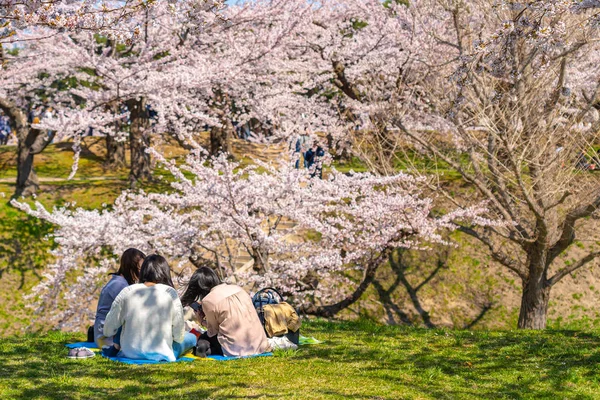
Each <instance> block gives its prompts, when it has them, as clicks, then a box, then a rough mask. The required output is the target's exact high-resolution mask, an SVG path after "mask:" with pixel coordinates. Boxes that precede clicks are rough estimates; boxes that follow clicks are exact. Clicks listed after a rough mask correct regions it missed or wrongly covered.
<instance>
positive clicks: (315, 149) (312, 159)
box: [305, 140, 325, 179]
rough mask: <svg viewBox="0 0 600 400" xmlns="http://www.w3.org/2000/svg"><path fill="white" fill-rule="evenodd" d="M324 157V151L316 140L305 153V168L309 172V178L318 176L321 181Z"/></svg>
mask: <svg viewBox="0 0 600 400" xmlns="http://www.w3.org/2000/svg"><path fill="white" fill-rule="evenodd" d="M324 157H325V150H323V147H321V145H320V144H319V142H317V141H316V140H315V141H314V142H313V143H312V145H311V146H310V149H308V151H307V152H306V156H305V160H306V168H307V169H309V170H310V177H311V178H314V177H315V176H317V175H319V178H320V179H323V158H324Z"/></svg>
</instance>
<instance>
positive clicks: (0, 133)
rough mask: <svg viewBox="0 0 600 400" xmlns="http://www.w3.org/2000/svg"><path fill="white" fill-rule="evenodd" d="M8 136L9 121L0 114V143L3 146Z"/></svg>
mask: <svg viewBox="0 0 600 400" xmlns="http://www.w3.org/2000/svg"><path fill="white" fill-rule="evenodd" d="M9 136H10V123H9V120H8V117H6V116H5V115H0V145H2V146H5V145H6V144H7V143H8V138H9Z"/></svg>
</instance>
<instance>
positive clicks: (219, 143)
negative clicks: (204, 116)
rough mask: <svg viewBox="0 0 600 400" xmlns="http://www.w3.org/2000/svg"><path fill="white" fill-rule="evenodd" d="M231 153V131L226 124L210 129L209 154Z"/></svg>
mask: <svg viewBox="0 0 600 400" xmlns="http://www.w3.org/2000/svg"><path fill="white" fill-rule="evenodd" d="M219 153H227V154H231V133H230V130H229V129H228V127H227V125H226V124H223V126H221V127H217V126H213V127H212V128H211V129H210V154H213V155H217V154H219Z"/></svg>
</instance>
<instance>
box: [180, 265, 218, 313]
mask: <svg viewBox="0 0 600 400" xmlns="http://www.w3.org/2000/svg"><path fill="white" fill-rule="evenodd" d="M220 284H221V280H220V279H219V277H218V276H217V274H216V273H215V271H214V270H213V269H212V268H210V267H200V268H198V269H197V270H196V271H195V272H194V273H193V274H192V277H191V278H190V281H189V282H188V286H187V288H186V289H185V292H184V293H183V296H181V304H183V306H187V305H190V304H191V303H193V302H194V301H196V300H198V299H200V300H202V299H203V298H204V297H205V296H206V295H207V294H209V293H210V290H211V289H212V288H214V287H215V286H217V285H220Z"/></svg>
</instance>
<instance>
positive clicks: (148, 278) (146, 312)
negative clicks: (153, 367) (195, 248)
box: [104, 254, 196, 361]
mask: <svg viewBox="0 0 600 400" xmlns="http://www.w3.org/2000/svg"><path fill="white" fill-rule="evenodd" d="M139 282H140V283H137V284H134V285H131V286H129V287H127V288H125V289H123V290H122V291H121V293H120V294H119V295H118V296H117V298H116V299H115V301H114V303H113V305H112V307H111V309H110V311H109V313H108V315H107V316H106V321H105V322H104V335H105V336H112V335H114V334H115V333H116V332H117V330H118V329H119V328H120V327H122V333H121V337H120V343H118V344H119V345H120V348H121V350H120V352H119V355H121V356H123V357H126V358H131V359H138V360H139V359H142V360H155V361H175V360H176V359H177V358H179V357H180V356H181V355H182V354H184V353H186V352H187V351H188V350H191V349H192V348H193V347H194V346H195V345H196V336H195V335H193V334H191V333H186V332H185V325H184V322H183V307H182V305H181V301H180V300H179V295H178V294H177V291H176V290H175V288H174V287H173V281H172V280H171V268H170V267H169V264H168V263H167V260H165V258H164V257H162V256H160V255H157V254H153V255H151V256H148V257H146V259H145V260H144V263H143V264H142V267H141V269H140V276H139ZM115 343H116V342H115Z"/></svg>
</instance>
